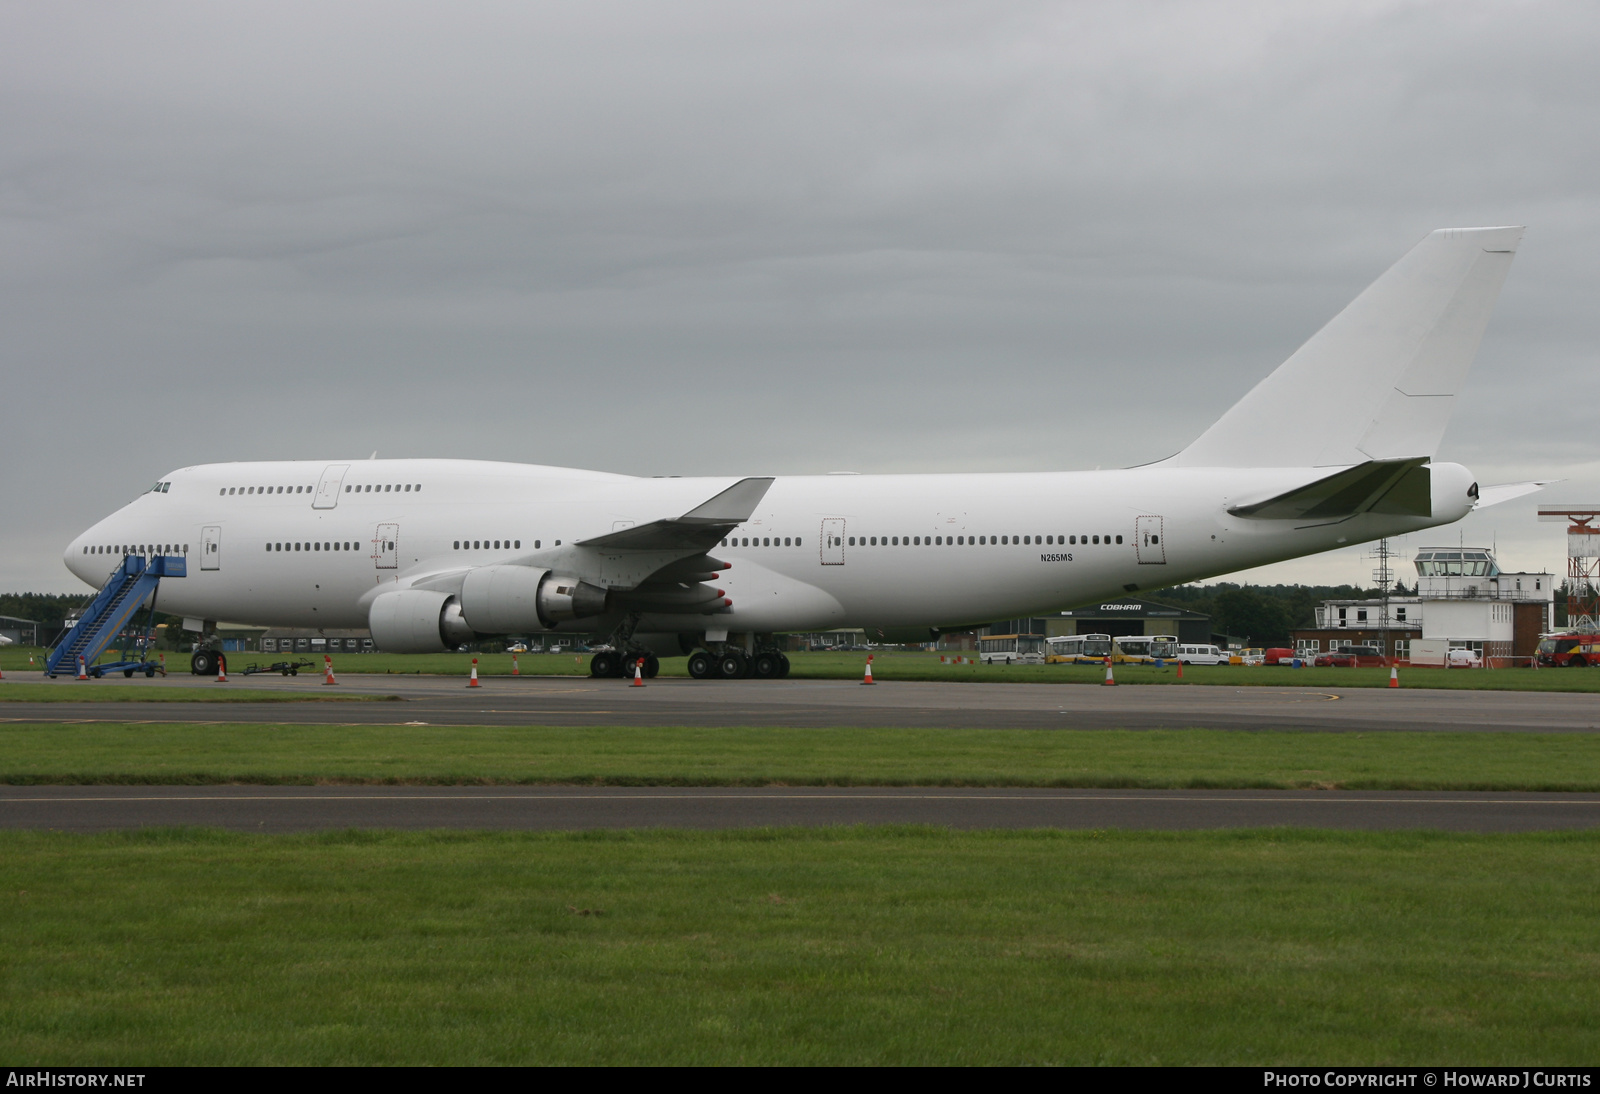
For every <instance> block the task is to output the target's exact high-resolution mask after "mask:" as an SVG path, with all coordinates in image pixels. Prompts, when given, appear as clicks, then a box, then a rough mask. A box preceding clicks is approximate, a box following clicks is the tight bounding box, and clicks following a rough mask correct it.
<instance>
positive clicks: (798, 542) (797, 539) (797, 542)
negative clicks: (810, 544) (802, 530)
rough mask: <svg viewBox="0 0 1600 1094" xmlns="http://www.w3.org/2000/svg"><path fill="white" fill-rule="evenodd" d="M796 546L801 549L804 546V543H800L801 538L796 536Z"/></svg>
mask: <svg viewBox="0 0 1600 1094" xmlns="http://www.w3.org/2000/svg"><path fill="white" fill-rule="evenodd" d="M794 545H795V546H796V547H800V546H803V544H802V543H801V542H800V537H799V536H795V537H794Z"/></svg>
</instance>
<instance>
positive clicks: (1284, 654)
mask: <svg viewBox="0 0 1600 1094" xmlns="http://www.w3.org/2000/svg"><path fill="white" fill-rule="evenodd" d="M1298 656H1299V655H1298V654H1297V653H1295V652H1294V650H1291V649H1285V648H1284V647H1282V646H1275V647H1273V648H1272V649H1269V650H1267V651H1266V652H1265V653H1263V654H1262V655H1261V663H1262V664H1263V665H1292V664H1294V659H1295V658H1296V657H1298Z"/></svg>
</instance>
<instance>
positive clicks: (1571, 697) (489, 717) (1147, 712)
mask: <svg viewBox="0 0 1600 1094" xmlns="http://www.w3.org/2000/svg"><path fill="white" fill-rule="evenodd" d="M24 679H31V677H28V678H24ZM50 684H51V686H53V687H57V688H60V689H62V691H63V693H64V694H65V695H67V696H70V695H71V692H72V690H73V689H90V688H92V689H95V690H96V691H97V692H99V693H100V694H102V695H104V694H105V693H106V692H112V693H115V692H116V691H118V690H121V689H130V690H137V691H138V692H139V693H141V694H142V695H145V696H149V695H152V694H160V692H161V691H163V690H165V689H169V688H186V689H189V693H190V694H193V692H194V691H195V689H199V690H200V691H201V692H205V693H209V692H212V691H215V692H218V693H222V692H225V691H226V690H228V689H234V690H237V689H241V688H247V687H248V688H252V689H256V688H261V689H266V690H270V691H273V692H275V693H280V694H293V695H296V696H303V697H305V698H306V699H308V700H310V699H319V698H322V697H324V696H328V695H348V696H358V695H377V696H387V695H393V696H398V697H399V700H400V701H398V702H367V703H351V702H337V703H333V702H312V701H308V702H303V703H302V702H274V703H238V702H229V703H212V702H203V701H202V702H175V703H163V702H148V701H147V702H129V703H120V702H78V701H74V700H73V699H71V698H67V699H66V701H63V702H54V703H31V702H3V701H0V720H4V721H10V722H85V721H117V722H141V721H144V722H286V723H295V724H325V725H339V724H360V725H373V724H404V723H418V722H421V723H426V724H429V725H662V726H668V725H696V726H792V727H801V728H804V727H819V726H861V727H885V728H893V727H927V728H958V729H1110V728H1123V729H1159V728H1172V729H1177V728H1206V729H1237V730H1251V729H1304V730H1323V731H1345V732H1383V731H1391V730H1412V731H1462V730H1465V731H1473V730H1477V731H1518V732H1546V733H1548V732H1576V733H1589V732H1596V731H1600V695H1593V694H1581V693H1561V692H1534V691H1446V690H1435V689H1428V690H1422V689H1410V690H1408V689H1405V688H1399V689H1388V688H1347V689H1346V688H1295V687H1217V686H1205V685H1193V686H1182V685H1122V686H1118V687H1109V688H1108V687H1099V686H1094V685H1084V684H986V683H963V682H943V681H939V682H915V683H910V682H880V683H878V684H875V685H873V686H871V687H865V686H863V685H861V684H859V683H856V682H854V681H838V680H794V679H791V680H735V681H696V680H686V679H662V678H658V679H656V680H652V681H650V682H649V684H648V685H647V686H645V687H639V688H635V687H630V686H628V684H626V683H625V682H624V681H621V680H593V679H590V678H588V677H579V676H543V677H540V676H521V677H506V676H497V677H488V678H486V679H484V681H483V683H482V686H481V687H478V688H468V687H466V686H465V681H464V680H462V679H460V678H457V677H447V676H398V675H396V676H360V675H353V674H351V675H345V676H343V677H341V678H340V682H339V684H338V685H337V686H336V687H335V688H329V687H326V686H324V685H322V684H321V683H320V682H319V680H318V679H317V678H316V677H310V678H308V677H304V676H301V677H279V676H255V677H250V678H247V679H246V678H240V677H234V679H233V682H231V683H227V684H217V683H210V682H206V681H203V680H197V679H196V678H194V677H190V676H183V677H169V678H167V679H165V680H161V679H157V680H144V679H134V680H123V679H117V678H112V679H105V680H93V681H86V682H80V681H75V680H68V679H60V680H56V681H51V682H50ZM4 686H5V685H4V684H0V699H3V698H4V692H3V689H4Z"/></svg>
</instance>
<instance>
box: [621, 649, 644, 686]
mask: <svg viewBox="0 0 1600 1094" xmlns="http://www.w3.org/2000/svg"><path fill="white" fill-rule="evenodd" d="M619 664H620V665H621V666H622V671H621V672H620V673H619V674H618V675H620V676H621V677H622V678H623V679H624V680H632V679H633V674H634V670H635V669H637V670H638V673H639V675H640V676H649V675H650V666H649V658H648V657H647V656H646V655H645V654H642V653H625V654H623V655H622V660H621V661H620V662H619Z"/></svg>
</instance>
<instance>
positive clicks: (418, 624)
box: [367, 589, 473, 653]
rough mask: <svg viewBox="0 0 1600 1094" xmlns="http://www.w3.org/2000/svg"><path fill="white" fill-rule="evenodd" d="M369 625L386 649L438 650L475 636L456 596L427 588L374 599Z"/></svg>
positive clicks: (374, 641) (376, 642)
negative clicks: (462, 614) (464, 617)
mask: <svg viewBox="0 0 1600 1094" xmlns="http://www.w3.org/2000/svg"><path fill="white" fill-rule="evenodd" d="M367 625H368V627H370V628H371V630H372V641H373V643H374V644H375V645H376V646H377V647H378V648H379V649H380V650H383V651H384V652H385V653H438V652H439V651H441V650H448V649H454V648H455V647H456V646H459V645H461V644H462V643H464V642H470V641H471V640H472V638H473V633H472V628H471V627H469V626H467V624H466V621H465V620H464V619H462V617H461V607H460V605H459V604H458V603H457V602H456V598H455V597H453V596H451V595H450V594H449V593H436V592H431V591H429V590H427V589H397V590H395V591H394V592H392V593H384V594H383V595H382V596H380V597H378V598H377V599H376V600H374V601H373V602H372V607H371V609H369V610H368V612H367Z"/></svg>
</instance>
